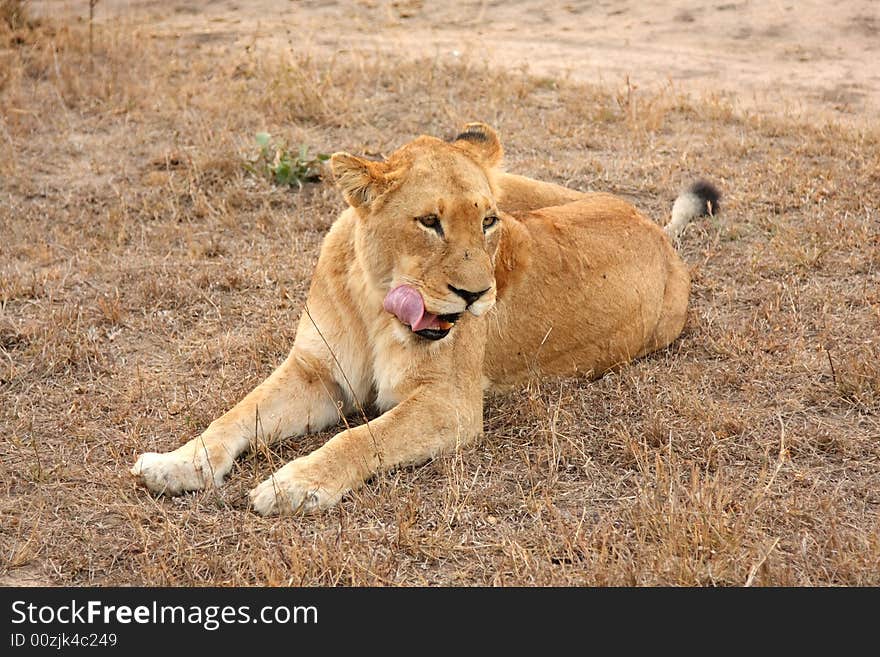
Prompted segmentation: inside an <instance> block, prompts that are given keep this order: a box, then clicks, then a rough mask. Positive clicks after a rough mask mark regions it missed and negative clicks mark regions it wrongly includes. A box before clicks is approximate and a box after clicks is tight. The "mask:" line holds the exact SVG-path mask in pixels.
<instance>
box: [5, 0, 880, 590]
mask: <svg viewBox="0 0 880 657" xmlns="http://www.w3.org/2000/svg"><path fill="white" fill-rule="evenodd" d="M13 4H15V3H13ZM7 5H9V3H8V2H7V3H4V4H3V5H2V6H3V11H4V12H5V11H6V6H7ZM477 81H479V82H477ZM467 120H484V121H487V122H489V123H492V124H494V125H495V126H496V127H497V128H498V129H499V130H500V131H501V133H502V135H503V136H504V139H505V142H506V145H507V152H508V164H509V167H510V168H511V169H512V170H515V171H517V172H521V173H525V174H529V175H533V176H536V177H540V178H544V179H548V180H554V181H557V182H560V183H563V184H567V185H572V186H575V187H579V188H585V189H600V190H609V191H613V192H616V193H619V194H622V195H624V196H626V197H628V198H630V199H632V200H633V201H635V202H636V203H637V204H638V205H639V206H640V207H642V208H644V209H645V210H646V211H648V212H649V213H650V214H652V215H653V216H655V217H657V218H662V217H665V215H666V212H667V211H668V209H669V207H670V204H671V201H672V198H673V196H674V195H675V192H676V191H677V190H678V188H679V187H680V186H681V185H682V184H683V183H685V182H687V181H688V180H690V179H691V178H692V177H694V176H696V175H703V174H704V175H708V176H710V177H711V178H713V179H715V180H717V181H719V183H720V185H721V187H722V188H723V190H724V191H725V199H724V202H725V204H724V214H723V215H722V216H721V217H720V218H719V219H716V220H713V221H710V222H705V223H702V224H698V225H695V226H693V227H692V228H691V229H690V230H689V232H688V233H687V234H686V236H685V239H684V245H683V247H682V248H683V254H684V257H685V259H686V260H687V262H688V263H689V264H690V266H691V269H692V273H693V278H694V286H693V297H692V305H691V311H690V315H689V319H688V324H687V327H686V329H685V332H684V334H683V335H682V337H681V339H680V340H678V341H677V342H676V343H675V344H674V345H673V346H672V348H670V349H669V350H667V351H665V352H660V353H657V354H654V355H652V356H651V357H649V358H646V359H643V360H641V361H639V362H637V363H634V364H632V365H630V366H628V367H625V368H623V369H621V370H620V371H619V372H616V373H614V374H611V375H609V376H606V377H605V378H603V379H602V380H600V381H597V382H593V383H589V382H586V381H579V380H564V381H544V382H541V383H540V384H532V385H530V386H524V387H522V388H521V389H519V390H517V391H515V392H514V393H512V394H509V395H505V396H499V397H494V398H491V399H489V400H488V404H487V410H486V439H485V441H484V442H483V444H482V445H480V446H477V447H473V448H468V449H465V450H464V451H462V452H461V453H459V454H456V455H454V456H450V457H448V458H443V459H438V460H436V461H434V462H432V463H429V464H427V465H424V466H422V467H418V468H411V469H404V470H400V471H398V472H395V473H392V474H390V475H388V476H383V477H380V478H378V479H377V480H376V481H374V482H372V483H371V484H370V485H368V486H367V487H366V488H365V489H363V490H361V491H360V492H358V493H356V494H353V495H351V496H349V497H347V498H346V499H345V500H344V501H343V503H342V504H340V505H339V507H338V508H336V509H334V510H332V511H331V512H329V513H327V514H326V515H321V516H317V517H314V518H292V519H291V518H286V519H268V520H267V519H263V518H259V517H257V516H256V515H254V514H252V513H251V512H249V511H248V510H247V508H246V502H245V500H246V496H245V493H246V491H247V490H248V489H249V487H251V486H253V485H255V484H256V483H258V482H259V481H261V480H262V479H263V478H265V477H266V476H268V474H269V473H271V472H272V471H273V470H274V469H275V468H277V467H278V466H279V465H281V464H282V463H283V462H285V461H287V460H289V459H291V458H293V457H295V456H297V455H300V454H303V453H306V452H308V451H309V450H311V449H314V448H315V447H316V446H318V445H319V444H320V443H321V441H322V440H324V439H326V438H327V437H328V436H329V435H331V433H332V432H329V433H325V434H323V435H319V436H311V437H308V438H306V439H303V440H302V441H299V442H294V443H291V444H288V445H285V446H283V447H281V448H279V450H278V451H277V452H274V453H269V454H258V455H250V456H248V457H246V458H245V459H243V460H242V461H241V462H240V463H239V464H238V466H237V467H236V469H235V470H234V471H233V474H232V477H231V479H230V482H229V484H228V485H227V486H225V487H224V488H223V489H222V490H220V491H212V492H205V493H202V494H195V495H189V496H185V497H182V498H178V499H174V500H167V499H154V498H152V497H150V496H149V495H148V494H146V493H145V492H144V491H143V490H140V489H138V488H136V487H135V485H134V483H133V481H132V480H131V479H130V477H129V475H128V467H129V466H130V465H131V463H132V462H133V461H134V459H135V457H136V455H137V454H138V453H140V452H142V451H145V450H154V449H160V450H166V449H170V448H172V447H174V446H176V445H178V444H180V442H181V441H182V440H183V439H185V438H189V437H191V436H192V435H194V434H195V433H197V432H198V431H199V430H200V429H201V428H203V427H204V426H205V425H206V424H207V423H208V422H209V421H210V420H211V419H212V418H213V417H215V416H217V415H218V414H219V413H221V412H222V411H223V410H225V409H226V408H228V407H229V406H230V405H231V404H233V403H235V402H236V401H237V400H238V399H239V398H240V397H241V396H242V395H243V394H245V393H246V392H247V391H248V390H249V389H250V388H252V387H253V386H254V385H255V384H256V383H257V382H258V381H259V380H261V378H262V377H264V376H266V375H267V374H268V373H269V372H270V371H271V369H272V368H273V366H274V365H275V364H277V363H278V362H279V361H280V359H281V358H283V356H284V355H285V353H286V351H287V349H288V348H289V346H290V344H291V341H292V338H293V335H294V327H295V326H296V320H297V317H298V315H299V313H300V310H301V307H302V302H303V300H304V296H305V292H306V289H307V285H308V281H309V277H310V272H311V269H312V266H313V264H314V262H315V259H316V256H317V252H318V248H319V245H320V242H321V238H322V236H323V233H324V231H325V230H326V229H327V227H328V226H329V225H330V223H331V221H332V220H333V218H334V216H335V214H336V213H337V212H338V211H339V210H340V209H341V202H340V199H339V197H338V194H337V193H336V192H335V191H334V190H333V189H332V188H331V187H330V186H310V187H308V188H307V189H306V190H305V191H303V192H302V193H299V194H297V193H291V192H289V191H283V190H281V189H278V188H274V187H272V186H271V185H270V184H269V183H268V182H267V181H264V180H259V179H256V178H254V177H252V176H249V175H248V174H247V173H246V172H245V170H244V168H243V167H242V162H243V161H244V160H245V159H247V158H249V157H251V156H253V155H254V153H255V152H256V145H255V143H254V141H253V135H254V133H256V132H257V131H260V130H268V131H269V132H271V133H273V134H275V135H279V136H280V137H282V138H284V139H285V140H286V141H287V142H288V143H293V144H298V143H305V144H308V145H309V146H311V147H312V148H313V150H314V152H332V151H333V150H339V149H345V150H350V151H353V152H360V153H364V152H366V153H371V154H380V153H383V152H388V151H389V150H391V149H393V148H394V147H395V146H397V145H399V144H400V143H402V142H404V141H406V140H407V139H409V138H411V137H413V136H415V135H417V134H420V133H430V134H438V135H448V134H450V133H451V132H452V131H453V130H454V129H455V128H456V127H457V126H458V125H460V124H461V123H463V122H464V121H467ZM0 121H2V122H0V177H2V181H3V183H2V186H0V230H2V234H3V240H2V242H0V256H2V257H0V421H2V426H3V428H4V431H3V437H2V439H0V440H2V441H0V517H2V523H0V581H4V582H6V583H16V582H22V581H25V580H27V581H39V582H49V583H58V584H93V585H109V584H161V585H195V584H210V585H232V584H239V585H251V584H253V585H267V584H268V585H272V584H303V585H335V584H344V585H384V584H407V585H409V584H520V585H532V584H537V585H545V584H555V585H565V584H600V585H605V584H609V585H619V584H681V585H716V584H717V585H742V584H746V583H748V584H755V585H826V584H849V585H865V584H873V585H878V584H880V516H878V509H880V423H878V413H880V358H878V357H880V336H878V333H880V331H878V326H880V293H878V290H880V285H878V283H880V274H878V266H880V256H878V254H880V249H878V247H880V221H878V219H880V217H878V207H877V198H878V197H880V164H878V163H880V136H878V133H877V132H865V131H858V130H856V129H851V128H847V127H843V126H835V125H805V124H802V123H794V122H792V121H789V120H785V119H781V118H780V119H773V118H766V117H763V118H761V117H757V116H749V115H743V114H741V113H737V112H734V111H733V110H732V109H731V108H730V107H729V106H728V105H726V104H725V103H724V102H723V101H721V100H719V99H718V98H704V99H693V98H687V97H682V96H678V95H676V94H673V93H671V92H670V93H666V94H661V95H658V96H651V97H644V96H643V95H640V94H639V92H638V90H634V89H632V88H631V87H628V86H623V87H622V88H621V89H599V88H594V87H585V86H577V85H573V84H569V83H562V82H556V81H553V80H546V79H537V78H530V77H528V76H526V75H522V74H516V73H501V72H498V71H494V70H487V69H486V68H485V67H483V66H480V65H478V64H473V63H468V62H467V61H464V62H461V63H458V64H446V63H443V62H441V61H439V60H426V61H419V62H415V63H395V62H394V61H391V60H389V59H388V58H386V57H378V56H377V57H372V56H369V55H351V56H347V57H345V58H343V57H340V58H337V59H335V60H333V61H325V60H321V59H317V58H315V57H313V56H312V55H310V53H308V52H296V51H294V52H293V53H290V54H287V53H285V54H284V55H281V54H277V55H275V56H273V55H266V54H256V53H255V52H254V51H242V50H241V49H234V48H233V47H232V46H231V45H229V44H225V43H224V42H223V41H222V40H221V41H211V42H207V43H203V42H202V41H200V40H199V39H194V38H189V37H187V36H182V37H177V38H171V37H168V38H161V37H153V36H150V35H148V34H147V33H144V32H143V31H142V30H141V28H138V27H135V26H126V25H118V24H117V25H115V26H114V27H113V28H106V27H101V28H99V29H96V32H95V43H94V47H93V51H92V52H89V47H88V26H87V25H85V24H84V23H82V22H69V23H53V22H50V21H43V23H42V24H39V25H34V24H28V23H27V22H24V23H21V22H18V23H17V22H15V21H10V20H8V19H6V18H5V14H4V20H3V21H0Z"/></svg>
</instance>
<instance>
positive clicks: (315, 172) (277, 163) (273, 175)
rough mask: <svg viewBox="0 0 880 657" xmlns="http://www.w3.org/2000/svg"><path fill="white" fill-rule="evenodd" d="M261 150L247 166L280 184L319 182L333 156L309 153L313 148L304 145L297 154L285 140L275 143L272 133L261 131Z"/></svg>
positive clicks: (300, 185) (291, 185) (259, 141)
mask: <svg viewBox="0 0 880 657" xmlns="http://www.w3.org/2000/svg"><path fill="white" fill-rule="evenodd" d="M256 138H257V145H258V146H259V147H260V152H259V154H258V155H257V156H256V158H255V159H253V160H252V161H251V162H249V163H248V165H247V169H248V171H250V172H251V173H254V174H256V175H261V176H266V177H267V178H269V179H270V180H272V181H273V182H274V183H275V184H276V185H281V186H285V187H293V186H296V187H297V189H302V186H303V183H308V182H319V181H320V180H321V177H322V175H323V170H324V162H326V161H327V160H329V159H330V156H329V155H326V154H325V153H318V154H317V155H315V156H314V157H310V156H309V147H308V146H306V145H305V144H301V145H300V147H299V151H298V152H296V153H293V152H291V151H290V150H289V148H288V147H287V145H286V144H284V143H273V142H272V136H271V135H270V134H269V133H268V132H258V133H257V136H256Z"/></svg>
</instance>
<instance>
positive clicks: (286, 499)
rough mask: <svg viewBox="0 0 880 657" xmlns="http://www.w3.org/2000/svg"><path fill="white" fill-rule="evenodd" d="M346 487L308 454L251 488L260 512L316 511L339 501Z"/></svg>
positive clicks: (256, 507) (272, 513) (255, 507)
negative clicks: (307, 456)
mask: <svg viewBox="0 0 880 657" xmlns="http://www.w3.org/2000/svg"><path fill="white" fill-rule="evenodd" d="M346 490H347V489H346V487H345V486H342V485H340V484H338V483H336V482H333V481H331V480H330V478H329V477H327V476H325V475H324V474H322V473H321V468H316V467H315V466H314V465H313V464H312V463H310V462H309V461H308V460H307V458H299V459H296V460H295V461H291V462H290V463H288V464H287V465H285V466H284V467H283V468H281V469H280V470H278V472H276V473H275V474H273V475H272V476H271V477H269V478H268V479H267V480H266V481H264V482H263V483H262V484H260V485H259V486H257V487H256V488H254V489H253V490H252V491H251V492H250V498H251V505H252V506H253V507H254V511H256V512H257V513H259V514H260V515H264V516H269V515H277V514H285V513H313V512H315V511H322V510H324V509H328V508H330V507H331V506H333V505H334V504H336V503H337V502H338V501H339V500H340V498H341V497H342V495H343V494H344V493H345V491H346Z"/></svg>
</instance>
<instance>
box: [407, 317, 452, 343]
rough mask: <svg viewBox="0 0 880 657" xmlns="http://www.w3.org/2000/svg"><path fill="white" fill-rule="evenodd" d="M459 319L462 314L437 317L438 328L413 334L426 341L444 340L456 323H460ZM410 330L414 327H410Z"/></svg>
mask: <svg viewBox="0 0 880 657" xmlns="http://www.w3.org/2000/svg"><path fill="white" fill-rule="evenodd" d="M459 317H461V313H451V314H449V315H437V326H436V327H431V328H424V329H421V330H419V331H413V333H415V334H416V335H418V336H419V337H421V338H425V339H426V340H442V339H443V338H445V337H446V336H447V335H449V331H451V330H452V327H453V326H455V322H457V321H458V318H459ZM410 330H412V327H410Z"/></svg>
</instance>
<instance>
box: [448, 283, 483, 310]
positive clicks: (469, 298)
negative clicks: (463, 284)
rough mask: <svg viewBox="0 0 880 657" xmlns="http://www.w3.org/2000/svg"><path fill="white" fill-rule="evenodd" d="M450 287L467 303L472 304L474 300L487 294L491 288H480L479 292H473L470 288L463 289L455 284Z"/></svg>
mask: <svg viewBox="0 0 880 657" xmlns="http://www.w3.org/2000/svg"><path fill="white" fill-rule="evenodd" d="M448 287H449V289H450V290H451V291H453V292H455V293H456V294H457V295H458V296H460V297H461V298H462V299H464V300H465V303H466V304H467V305H471V304H472V303H473V302H474V301H476V300H477V299H479V298H480V297H481V296H483V295H484V294H486V292H488V291H489V289H490V288H488V287H487V288H486V289H485V290H480V291H479V292H471V291H470V290H462V289H461V288H457V287H455V286H453V285H449V286H448Z"/></svg>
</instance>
